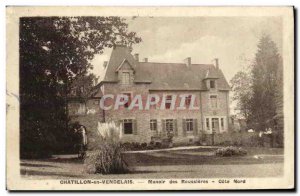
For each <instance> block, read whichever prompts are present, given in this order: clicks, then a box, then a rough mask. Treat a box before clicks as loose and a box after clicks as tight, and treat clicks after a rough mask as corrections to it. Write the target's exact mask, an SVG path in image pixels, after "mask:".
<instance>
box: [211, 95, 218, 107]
mask: <svg viewBox="0 0 300 196" xmlns="http://www.w3.org/2000/svg"><path fill="white" fill-rule="evenodd" d="M209 98H210V106H211V108H217V107H218V96H217V95H210V97H209Z"/></svg>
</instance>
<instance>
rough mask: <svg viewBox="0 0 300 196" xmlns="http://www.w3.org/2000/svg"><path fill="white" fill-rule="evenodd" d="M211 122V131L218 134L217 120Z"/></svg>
mask: <svg viewBox="0 0 300 196" xmlns="http://www.w3.org/2000/svg"><path fill="white" fill-rule="evenodd" d="M211 121H212V131H213V132H215V133H220V126H219V119H218V118H212V119H211Z"/></svg>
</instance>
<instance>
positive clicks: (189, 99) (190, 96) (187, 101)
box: [185, 95, 192, 106]
mask: <svg viewBox="0 0 300 196" xmlns="http://www.w3.org/2000/svg"><path fill="white" fill-rule="evenodd" d="M191 99H192V95H188V96H187V97H186V98H185V105H186V106H190V105H191Z"/></svg>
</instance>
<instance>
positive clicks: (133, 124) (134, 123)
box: [132, 119, 138, 135]
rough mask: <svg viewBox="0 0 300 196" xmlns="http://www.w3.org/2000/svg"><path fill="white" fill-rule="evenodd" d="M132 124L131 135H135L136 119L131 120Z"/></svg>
mask: <svg viewBox="0 0 300 196" xmlns="http://www.w3.org/2000/svg"><path fill="white" fill-rule="evenodd" d="M132 126H133V131H132V133H133V135H137V134H138V132H137V123H136V119H134V120H132Z"/></svg>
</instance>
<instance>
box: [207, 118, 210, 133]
mask: <svg viewBox="0 0 300 196" xmlns="http://www.w3.org/2000/svg"><path fill="white" fill-rule="evenodd" d="M206 128H207V130H209V129H210V126H209V118H206Z"/></svg>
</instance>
